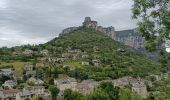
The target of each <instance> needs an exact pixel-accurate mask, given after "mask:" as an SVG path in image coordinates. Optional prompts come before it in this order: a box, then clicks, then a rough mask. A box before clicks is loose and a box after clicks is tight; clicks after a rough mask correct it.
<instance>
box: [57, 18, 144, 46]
mask: <svg viewBox="0 0 170 100" xmlns="http://www.w3.org/2000/svg"><path fill="white" fill-rule="evenodd" d="M83 27H86V28H91V29H95V30H96V31H100V32H102V33H103V34H105V35H107V36H109V37H111V38H112V39H113V40H115V41H118V42H121V43H124V44H125V45H128V46H130V47H133V48H135V49H140V48H143V47H144V39H143V38H142V36H141V35H140V34H139V33H137V32H136V31H135V30H134V29H132V30H123V31H115V28H114V27H113V26H110V27H103V26H98V22H97V21H94V20H91V18H90V17H85V20H84V22H83ZM77 29H78V27H70V28H66V29H64V30H63V31H62V33H61V34H60V35H63V34H67V33H70V32H73V31H75V30H77Z"/></svg>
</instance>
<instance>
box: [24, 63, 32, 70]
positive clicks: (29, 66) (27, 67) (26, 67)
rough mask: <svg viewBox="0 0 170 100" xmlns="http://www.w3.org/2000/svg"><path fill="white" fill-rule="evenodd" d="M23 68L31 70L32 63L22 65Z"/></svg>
mask: <svg viewBox="0 0 170 100" xmlns="http://www.w3.org/2000/svg"><path fill="white" fill-rule="evenodd" d="M24 70H25V71H32V70H33V65H30V64H26V65H24Z"/></svg>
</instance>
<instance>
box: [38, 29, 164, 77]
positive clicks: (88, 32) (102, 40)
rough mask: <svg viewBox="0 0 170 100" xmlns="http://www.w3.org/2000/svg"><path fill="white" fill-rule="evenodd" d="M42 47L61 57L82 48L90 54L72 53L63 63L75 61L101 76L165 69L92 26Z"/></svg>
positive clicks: (91, 74)
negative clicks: (86, 64) (72, 55)
mask: <svg viewBox="0 0 170 100" xmlns="http://www.w3.org/2000/svg"><path fill="white" fill-rule="evenodd" d="M41 48H42V49H48V50H49V51H50V56H57V57H63V54H69V52H71V51H73V50H74V51H75V50H77V51H79V52H80V54H82V55H84V56H87V57H85V58H84V57H82V55H81V57H80V56H76V57H75V58H72V57H70V58H69V59H68V60H67V61H66V62H63V64H67V65H69V64H70V65H73V66H74V67H75V68H79V70H80V72H82V73H83V74H82V75H87V77H88V78H94V79H97V80H98V79H99V80H100V79H104V78H117V77H121V76H125V75H130V76H146V75H149V74H153V73H159V72H160V70H161V69H162V68H161V66H160V64H159V63H157V62H154V61H151V60H149V59H147V58H145V57H144V56H142V55H138V54H135V53H134V52H133V49H131V48H130V47H128V46H124V45H123V44H121V43H119V42H116V41H114V40H112V39H111V38H110V37H108V36H106V35H104V34H103V33H101V32H99V31H95V30H93V29H89V28H83V27H81V28H78V29H77V30H75V31H73V32H71V33H69V34H64V35H62V36H60V37H58V38H55V39H53V40H52V41H49V42H48V43H46V44H44V45H41ZM94 61H96V63H97V65H95V63H94ZM68 62H69V63H68ZM82 62H86V63H89V64H88V66H84V65H83V64H81V63H82Z"/></svg>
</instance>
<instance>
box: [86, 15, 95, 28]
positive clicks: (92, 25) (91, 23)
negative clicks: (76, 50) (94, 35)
mask: <svg viewBox="0 0 170 100" xmlns="http://www.w3.org/2000/svg"><path fill="white" fill-rule="evenodd" d="M83 26H85V27H87V28H92V29H97V21H92V20H91V18H90V17H86V18H85V20H84V22H83Z"/></svg>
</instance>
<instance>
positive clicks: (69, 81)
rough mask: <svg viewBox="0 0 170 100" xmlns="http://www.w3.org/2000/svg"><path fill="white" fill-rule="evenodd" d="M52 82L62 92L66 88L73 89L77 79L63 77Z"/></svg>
mask: <svg viewBox="0 0 170 100" xmlns="http://www.w3.org/2000/svg"><path fill="white" fill-rule="evenodd" d="M54 84H55V85H57V87H58V88H59V89H60V92H61V93H63V92H64V90H66V89H71V90H75V87H76V85H77V80H76V79H75V78H71V77H66V78H64V79H57V80H54Z"/></svg>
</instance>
